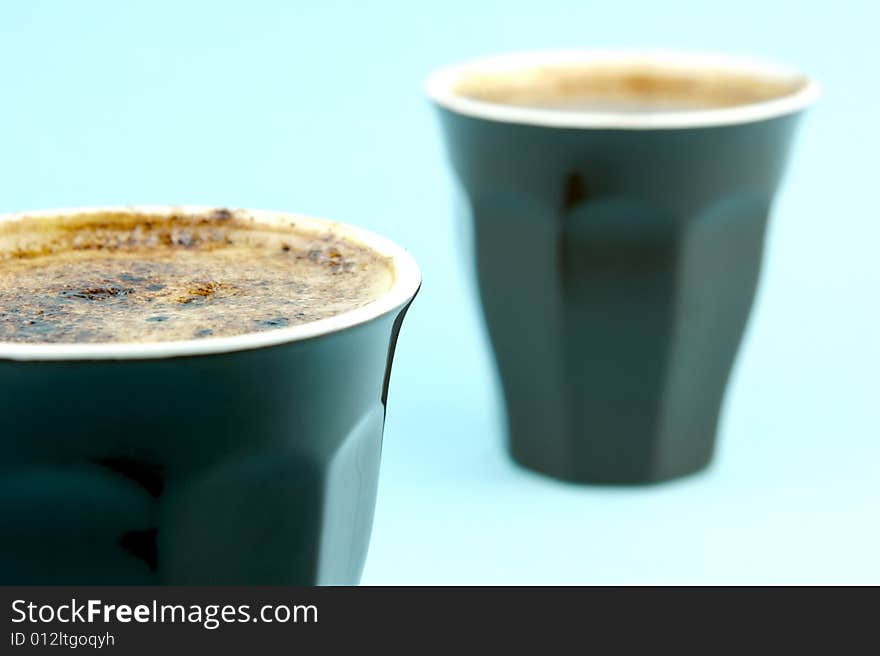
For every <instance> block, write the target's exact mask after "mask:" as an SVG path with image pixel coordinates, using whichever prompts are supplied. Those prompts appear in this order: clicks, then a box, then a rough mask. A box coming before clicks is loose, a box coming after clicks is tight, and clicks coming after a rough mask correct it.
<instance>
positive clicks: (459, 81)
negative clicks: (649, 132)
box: [427, 51, 818, 128]
mask: <svg viewBox="0 0 880 656" xmlns="http://www.w3.org/2000/svg"><path fill="white" fill-rule="evenodd" d="M427 90H428V93H429V95H430V96H431V98H432V99H433V100H434V101H435V102H436V103H437V104H438V105H440V106H442V107H445V108H446V109H449V110H451V111H454V112H456V113H460V114H466V115H471V116H474V117H478V118H485V119H489V120H496V121H505V122H513V123H525V124H538V125H548V126H558V127H598V128H602V127H610V128H615V127H617V128H640V127H641V128H662V127H679V128H682V127H700V126H707V125H721V124H725V123H739V122H750V121H756V120H761V119H768V118H772V117H775V116H779V115H784V114H787V113H793V112H796V111H798V110H800V109H802V108H804V107H806V106H807V105H808V104H809V103H810V102H812V101H813V100H814V99H815V97H816V95H817V93H818V88H817V85H816V83H815V82H814V81H813V80H811V79H810V78H808V77H807V76H805V75H803V74H800V73H799V72H797V71H795V70H793V69H789V68H787V67H784V66H781V65H778V64H772V63H768V62H763V61H757V60H753V59H743V58H735V57H730V56H724V55H715V54H702V53H671V52H589V51H585V52H542V53H520V54H512V55H502V56H496V57H490V58H486V59H480V60H476V61H473V62H469V63H466V64H463V65H460V66H453V67H449V68H446V69H442V70H440V71H438V72H436V73H434V74H433V75H431V76H430V77H429V79H428V82H427Z"/></svg>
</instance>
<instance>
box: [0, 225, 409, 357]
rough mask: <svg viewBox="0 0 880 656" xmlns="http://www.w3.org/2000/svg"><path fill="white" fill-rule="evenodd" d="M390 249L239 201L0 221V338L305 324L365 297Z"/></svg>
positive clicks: (387, 281)
mask: <svg viewBox="0 0 880 656" xmlns="http://www.w3.org/2000/svg"><path fill="white" fill-rule="evenodd" d="M393 281H394V273H393V267H392V265H391V262H390V260H389V258H387V257H385V256H383V255H381V254H380V253H377V252H376V251H374V250H372V249H370V248H368V247H366V246H363V245H361V244H359V243H356V242H354V241H352V240H350V239H346V238H342V237H340V236H338V235H336V234H335V233H334V232H333V230H332V229H328V230H327V231H323V232H318V231H315V230H311V229H309V230H307V229H305V228H300V227H297V225H296V219H295V217H293V218H291V220H290V221H287V222H285V223H279V224H276V223H268V222H267V223H262V222H257V221H256V220H255V219H254V218H252V217H250V216H248V215H247V213H245V212H240V211H230V210H225V209H218V210H214V211H212V212H206V213H196V214H188V213H183V212H181V213H175V214H163V213H156V214H150V213H141V212H121V211H120V212H111V211H106V212H105V211H99V212H92V213H84V214H77V215H65V216H59V217H33V218H27V217H25V218H23V219H20V220H16V221H9V222H4V223H0V341H3V342H28V343H107V342H164V341H174V340H187V339H201V338H209V337H223V336H231V335H241V334H245V333H251V332H256V331H264V330H271V329H275V328H281V327H285V326H294V325H297V324H304V323H308V322H311V321H317V320H319V319H325V318H328V317H332V316H335V315H337V314H340V313H342V312H346V311H348V310H353V309H355V308H358V307H362V306H364V305H367V304H368V303H370V302H372V301H374V300H377V299H378V298H379V297H381V296H382V295H383V294H384V293H385V292H387V291H388V290H389V289H390V288H391V286H392V284H393Z"/></svg>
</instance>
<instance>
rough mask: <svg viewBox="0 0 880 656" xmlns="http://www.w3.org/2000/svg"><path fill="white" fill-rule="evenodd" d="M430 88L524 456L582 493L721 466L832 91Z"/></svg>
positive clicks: (483, 81) (502, 77)
mask: <svg viewBox="0 0 880 656" xmlns="http://www.w3.org/2000/svg"><path fill="white" fill-rule="evenodd" d="M427 90H428V94H429V96H430V97H431V99H432V100H433V102H434V103H435V105H436V106H437V108H438V112H439V117H440V122H441V125H442V130H443V134H444V137H445V141H446V146H447V151H448V155H449V159H450V161H451V164H452V168H453V169H454V171H455V174H456V176H457V179H458V181H459V182H460V185H461V188H462V190H463V192H464V196H465V197H466V207H467V211H468V213H469V215H470V217H469V224H470V225H471V226H472V235H473V244H472V247H473V259H474V263H475V268H476V278H477V283H478V288H479V294H480V298H481V301H482V307H483V312H484V315H485V320H486V324H487V326H488V331H489V336H490V338H491V342H492V346H493V349H494V353H495V360H496V362H497V366H498V371H499V373H500V378H501V383H502V388H503V392H504V397H505V400H506V409H507V424H508V437H509V446H510V452H511V454H512V456H513V458H514V459H515V460H516V462H518V463H520V464H522V465H523V466H525V467H527V468H529V469H532V470H535V471H538V472H543V473H545V474H549V475H550V476H554V477H557V478H560V479H565V480H568V481H575V482H582V483H609V484H635V483H649V482H655V481H663V480H667V479H672V478H676V477H679V476H682V475H685V474H689V473H691V472H695V471H697V470H699V469H701V468H703V467H705V466H706V465H707V464H708V463H709V462H710V460H711V458H712V453H713V449H714V446H715V435H716V431H717V426H718V419H719V411H720V408H721V405H722V400H723V397H724V392H725V387H726V384H727V380H728V376H729V374H730V371H731V367H732V365H733V362H734V358H735V356H736V353H737V349H738V346H739V343H740V339H741V337H742V334H743V330H744V328H745V326H746V322H747V320H748V317H749V313H750V308H751V305H752V299H753V297H754V294H755V289H756V285H757V283H758V280H759V275H760V269H761V260H762V251H763V244H764V233H765V229H766V225H767V219H768V215H769V212H770V208H771V205H772V202H773V197H774V195H775V193H776V189H777V187H778V186H779V184H780V180H781V178H782V175H783V172H784V169H785V165H786V160H787V157H788V152H789V147H790V144H791V141H792V137H793V136H794V133H795V129H796V127H797V123H798V120H799V116H800V114H801V112H802V110H803V109H804V108H805V107H807V106H808V105H809V104H810V103H811V102H812V101H813V100H814V99H815V97H816V95H817V87H816V84H815V83H814V82H812V81H811V80H809V79H807V78H805V77H804V76H802V75H800V74H798V73H797V72H795V71H792V70H789V69H787V68H783V67H780V66H776V65H771V64H766V63H762V62H755V61H751V60H742V59H737V58H730V57H723V56H717V55H703V54H680V53H679V54H676V53H593V52H546V53H536V54H519V55H507V56H500V57H494V58H488V59H483V60H478V61H476V62H472V63H468V64H464V65H461V66H454V67H450V68H447V69H443V70H441V71H438V72H437V73H435V74H433V75H432V76H431V77H430V78H429V80H428V83H427Z"/></svg>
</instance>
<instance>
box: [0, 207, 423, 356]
mask: <svg viewBox="0 0 880 656" xmlns="http://www.w3.org/2000/svg"><path fill="white" fill-rule="evenodd" d="M163 221H166V222H167V225H165V224H163ZM230 236H234V237H235V241H236V243H240V241H241V240H252V241H253V242H254V245H259V246H264V245H265V244H267V243H268V244H270V245H271V246H274V245H275V241H278V245H279V248H284V249H285V250H290V249H292V248H294V246H292V245H289V244H294V243H295V242H296V240H297V239H302V240H304V242H303V243H304V244H308V243H311V242H310V241H306V240H318V239H320V240H323V241H325V242H327V243H331V244H333V243H336V242H335V241H330V240H331V239H332V240H342V241H340V242H339V243H343V242H344V243H345V244H349V245H350V246H351V247H352V248H357V249H361V250H360V251H359V252H361V253H364V254H365V255H366V256H368V257H369V258H374V260H375V261H376V262H379V263H381V266H380V267H379V269H377V272H378V273H379V274H380V275H381V282H380V283H379V286H378V287H377V290H378V291H377V292H376V293H375V294H373V298H374V300H370V301H369V302H367V303H365V304H363V305H361V306H360V307H354V308H352V309H344V310H343V311H340V312H338V313H336V314H333V315H332V316H326V315H327V314H329V313H325V316H326V318H320V319H316V320H314V321H308V320H307V319H303V320H301V321H306V322H305V323H299V324H297V325H291V326H289V327H274V326H273V327H272V329H271V330H262V331H248V332H243V333H241V334H234V335H230V336H223V337H211V338H210V339H176V338H172V340H171V341H131V342H125V341H114V342H106V343H100V342H98V343H92V342H89V343H84V342H77V341H70V342H64V343H41V342H39V341H38V340H34V341H26V342H2V341H0V360H2V359H15V360H34V359H35V360H59V359H60V360H66V359H141V358H159V357H173V356H182V355H198V354H207V353H220V352H229V351H235V350H244V349H251V348H257V347H263V346H271V345H275V344H280V343H285V342H292V341H298V340H303V339H309V338H314V337H318V336H321V335H324V334H327V333H331V332H336V331H339V330H344V329H346V328H350V327H353V326H355V325H357V324H360V323H365V322H367V321H370V320H372V319H374V318H377V317H379V316H381V315H383V314H385V313H388V312H391V311H393V310H394V309H395V308H398V307H401V306H403V305H405V304H406V303H407V302H408V301H409V300H410V299H411V298H412V297H413V296H414V295H415V293H416V291H417V289H418V286H419V284H420V273H419V270H418V267H417V265H416V264H415V262H414V260H413V259H412V257H411V256H410V255H409V254H408V253H407V252H406V251H405V250H404V249H402V248H401V247H399V246H397V245H396V244H394V243H393V242H391V241H389V240H387V239H385V238H383V237H381V236H379V235H376V234H374V233H371V232H369V231H366V230H363V229H360V228H356V227H354V226H351V225H346V224H343V223H338V222H335V221H329V220H325V219H317V218H312V217H305V216H301V215H296V214H291V213H287V212H272V211H265V210H245V209H236V210H228V209H225V208H213V207H197V206H137V207H107V208H76V209H63V210H41V211H36V212H24V213H17V214H6V215H0V258H15V259H19V260H27V259H29V258H32V257H37V258H39V257H41V256H44V255H49V254H52V253H58V252H62V251H75V252H76V254H77V255H76V257H78V258H85V262H86V263H88V261H89V260H88V258H89V257H91V256H90V255H89V253H92V252H94V253H102V252H107V251H108V249H126V248H129V249H131V248H135V249H136V248H138V247H140V246H142V245H143V246H146V245H151V246H152V249H151V250H149V251H144V253H145V257H148V258H149V259H151V260H152V259H155V258H160V259H161V258H174V257H177V256H175V255H174V253H175V252H177V250H176V248H177V245H178V244H177V241H176V240H178V239H183V240H191V241H192V240H202V242H201V243H200V245H199V247H200V248H206V249H208V250H210V249H212V248H223V243H221V242H224V241H225V243H232V242H231V241H228V240H229V238H230ZM148 239H149V240H151V241H149V242H145V241H144V240H148ZM212 240H213V241H212ZM191 245H192V244H189V243H187V244H184V246H191ZM166 246H167V247H166ZM182 250H186V249H185V248H183V249H182ZM298 250H301V249H298ZM165 251H168V252H165ZM296 253H297V250H293V251H292V254H296ZM316 253H317V252H316ZM183 255H186V253H184V254H183ZM297 257H299V256H297ZM304 261H306V260H304ZM25 288H26V287H25ZM23 289H24V288H23ZM100 291H103V290H97V291H95V293H96V294H97V293H98V292H100ZM111 291H112V290H111ZM197 291H198V290H197ZM242 298H243V297H242ZM99 300H100V299H99ZM149 300H152V299H149ZM185 300H189V299H188V298H187V299H185ZM318 316H321V315H320V314H319V315H318ZM160 339H161V338H160ZM165 339H167V338H165Z"/></svg>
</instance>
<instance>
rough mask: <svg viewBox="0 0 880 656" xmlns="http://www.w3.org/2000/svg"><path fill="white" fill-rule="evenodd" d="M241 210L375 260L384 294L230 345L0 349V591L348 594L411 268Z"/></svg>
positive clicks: (401, 259) (412, 283) (386, 246)
mask: <svg viewBox="0 0 880 656" xmlns="http://www.w3.org/2000/svg"><path fill="white" fill-rule="evenodd" d="M139 209H142V210H143V211H144V212H145V213H147V214H151V215H155V214H164V213H167V212H171V213H174V212H188V213H197V212H204V211H208V210H207V209H206V208H167V207H159V208H155V207H153V208H139ZM113 211H114V212H117V213H119V212H122V211H131V210H118V209H114V210H113ZM134 211H138V210H137V209H136V210H134ZM83 212H84V211H82V210H67V211H63V212H44V213H37V214H29V215H28V216H30V217H34V216H39V215H40V214H45V215H46V216H61V215H66V214H80V213H83ZM243 212H245V213H246V214H247V215H248V216H251V217H253V218H255V219H256V220H257V221H258V222H266V223H273V222H284V221H294V220H295V221H296V223H297V226H301V227H305V228H307V229H310V230H313V231H315V232H318V231H322V232H323V231H332V233H333V234H334V235H336V236H340V237H342V238H347V239H350V240H351V241H354V242H355V243H357V244H360V245H363V246H366V247H368V248H369V249H371V250H373V251H375V252H378V253H379V254H381V255H383V256H385V257H386V258H387V259H388V261H389V263H390V265H391V268H392V270H393V271H392V273H393V282H392V283H391V287H390V289H389V290H388V291H387V292H386V293H385V294H384V295H382V296H380V297H379V298H378V300H375V301H373V302H371V303H369V304H368V305H365V306H363V307H360V308H357V309H355V310H350V311H348V312H344V313H342V314H338V315H336V316H333V317H331V318H329V319H323V320H320V321H315V322H312V323H306V324H303V325H300V326H292V327H289V328H278V329H273V330H267V331H263V332H259V333H248V334H245V335H239V336H233V337H218V338H212V339H203V340H198V341H195V340H194V341H174V342H159V343H130V344H121V343H119V344H10V343H3V344H0V412H2V415H3V418H4V425H3V431H2V434H0V536H2V537H0V583H2V584H56V585H57V584H93V585H95V584H178V585H181V584H182V585H214V584H222V585H315V584H355V583H357V582H358V580H359V578H360V573H361V569H362V567H363V563H364V559H365V557H366V552H367V546H368V542H369V537H370V529H371V524H372V518H373V508H374V503H375V497H376V486H377V477H378V467H379V457H380V451H381V442H382V431H383V425H384V419H385V404H386V399H387V393H388V381H389V375H390V370H391V361H392V357H393V354H394V347H395V343H396V340H397V335H398V331H399V330H400V327H401V322H402V320H403V317H404V314H405V312H406V309H407V307H408V306H409V304H410V302H411V301H412V299H413V297H414V296H415V294H416V291H417V289H418V287H419V282H420V277H419V271H418V268H417V266H416V264H415V262H414V261H413V260H412V258H411V257H410V256H409V255H408V254H407V253H406V252H405V251H404V250H403V249H401V248H400V247H398V246H396V245H394V244H392V243H391V242H389V241H387V240H385V239H384V238H381V237H379V236H377V235H374V234H372V233H369V232H366V231H363V230H359V229H356V228H353V227H350V226H344V225H342V224H337V223H332V222H329V221H322V220H318V219H308V218H305V217H299V216H294V215H289V214H283V213H274V212H258V211H250V210H244V211H243ZM18 218H20V217H18V216H11V215H8V216H4V217H0V221H3V222H6V221H14V220H17V219H18Z"/></svg>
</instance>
